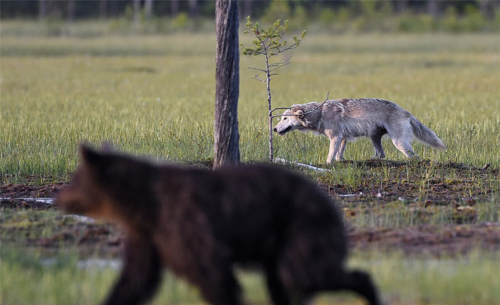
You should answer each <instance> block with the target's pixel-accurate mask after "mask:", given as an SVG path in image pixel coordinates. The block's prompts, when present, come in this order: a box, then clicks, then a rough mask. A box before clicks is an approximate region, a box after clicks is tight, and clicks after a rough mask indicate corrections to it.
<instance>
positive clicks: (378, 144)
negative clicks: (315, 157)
mask: <svg viewBox="0 0 500 305" xmlns="http://www.w3.org/2000/svg"><path fill="white" fill-rule="evenodd" d="M283 115H284V116H283V117H282V119H281V121H280V122H279V123H278V124H277V125H276V126H275V128H274V131H275V132H277V133H278V134H279V135H284V134H286V133H287V132H289V131H292V130H296V129H297V130H301V131H314V132H316V133H318V134H323V135H326V136H327V137H328V138H329V139H330V151H329V153H328V159H327V161H326V162H327V163H331V162H332V160H333V158H334V157H335V160H337V161H340V160H343V159H344V150H345V148H346V145H347V142H348V141H352V140H354V138H357V137H369V138H370V139H371V141H372V144H373V147H374V148H375V155H374V158H384V157H385V152H384V148H383V147H382V136H384V135H385V134H388V135H389V136H390V137H391V139H392V143H393V144H394V146H396V148H397V149H398V150H399V151H401V152H402V153H403V154H404V155H405V156H407V157H418V156H417V154H416V153H415V152H414V151H413V149H412V146H411V142H412V140H413V137H415V138H417V139H418V140H420V141H421V142H423V143H425V144H427V145H430V146H432V147H434V148H436V149H446V145H444V144H443V142H442V141H441V140H440V139H439V138H438V137H437V136H436V134H435V133H434V132H433V131H432V130H430V129H429V128H428V127H426V126H425V125H424V124H422V123H421V122H420V121H419V120H417V118H415V117H414V116H413V115H412V114H411V113H410V112H408V111H407V110H405V109H403V108H401V107H400V106H398V105H396V104H395V103H392V102H389V101H384V100H381V99H375V98H362V99H339V100H328V101H326V102H325V103H317V102H311V103H308V104H298V105H293V106H292V107H291V108H290V109H288V110H286V111H285V112H284V113H283Z"/></svg>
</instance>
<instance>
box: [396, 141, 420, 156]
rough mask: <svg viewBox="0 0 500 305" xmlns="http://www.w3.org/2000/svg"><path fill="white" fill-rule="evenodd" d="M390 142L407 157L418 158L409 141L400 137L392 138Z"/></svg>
mask: <svg viewBox="0 0 500 305" xmlns="http://www.w3.org/2000/svg"><path fill="white" fill-rule="evenodd" d="M392 143H393V144H394V146H396V148H397V149H398V150H399V151H400V152H402V153H403V154H404V155H405V156H407V157H408V158H418V155H417V154H416V153H415V152H414V151H413V149H412V147H411V144H410V143H409V142H407V141H405V140H401V139H392Z"/></svg>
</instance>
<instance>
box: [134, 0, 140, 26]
mask: <svg viewBox="0 0 500 305" xmlns="http://www.w3.org/2000/svg"><path fill="white" fill-rule="evenodd" d="M140 19H141V0H134V24H135V25H138V24H139V21H140Z"/></svg>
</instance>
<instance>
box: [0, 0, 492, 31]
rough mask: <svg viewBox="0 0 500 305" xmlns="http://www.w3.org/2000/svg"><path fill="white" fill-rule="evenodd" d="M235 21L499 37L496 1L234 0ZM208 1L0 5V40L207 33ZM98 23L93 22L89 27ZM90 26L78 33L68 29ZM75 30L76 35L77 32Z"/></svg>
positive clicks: (64, 0)
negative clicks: (7, 37)
mask: <svg viewBox="0 0 500 305" xmlns="http://www.w3.org/2000/svg"><path fill="white" fill-rule="evenodd" d="M240 13H241V20H242V21H244V18H243V17H246V16H251V17H252V18H253V19H255V20H260V21H262V22H264V23H266V22H268V23H271V22H274V21H275V20H276V19H278V18H282V19H289V20H290V24H291V25H292V26H294V27H296V29H297V30H299V29H304V28H306V29H308V30H313V31H315V32H323V33H325V32H326V33H335V34H337V33H368V32H380V33H422V32H448V33H471V32H500V0H354V1H353V0H272V1H271V0H269V1H268V0H266V1H263V0H241V1H240ZM214 15H215V0H170V1H167V0H95V1H88V0H2V1H1V2H0V17H1V18H2V21H13V20H25V19H38V20H39V21H40V22H39V23H38V24H36V25H33V24H31V25H28V24H26V23H18V24H16V22H14V23H12V22H8V24H7V26H5V25H3V26H2V29H1V35H2V36H5V35H16V36H17V35H24V36H30V35H31V36H40V35H45V36H77V37H95V36H101V35H107V34H165V33H172V32H176V31H183V30H184V31H185V30H189V31H213V30H214V26H213V23H214V21H213V20H214ZM98 20H100V22H97V21H98ZM82 22H85V23H91V24H93V26H92V25H91V24H89V25H88V26H86V27H85V28H84V30H81V27H75V26H72V25H73V24H74V23H82ZM77 28H79V29H80V30H78V29H77Z"/></svg>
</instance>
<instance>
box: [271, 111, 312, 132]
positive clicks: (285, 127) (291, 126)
mask: <svg viewBox="0 0 500 305" xmlns="http://www.w3.org/2000/svg"><path fill="white" fill-rule="evenodd" d="M305 128H307V123H306V122H305V121H304V110H303V109H301V108H300V107H296V106H294V107H292V108H290V109H288V110H286V111H285V112H283V116H282V117H281V121H280V122H279V123H278V124H276V126H275V127H274V129H273V130H274V132H277V133H278V134H279V135H280V136H282V135H285V134H286V133H287V132H289V131H292V130H295V129H298V130H300V129H305Z"/></svg>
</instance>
